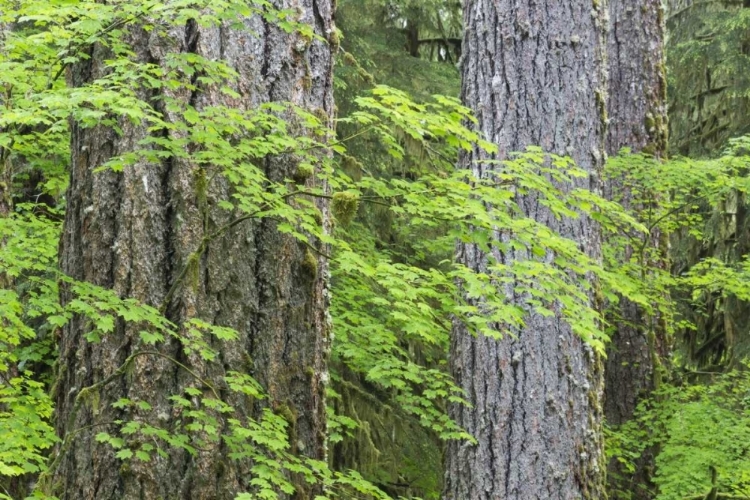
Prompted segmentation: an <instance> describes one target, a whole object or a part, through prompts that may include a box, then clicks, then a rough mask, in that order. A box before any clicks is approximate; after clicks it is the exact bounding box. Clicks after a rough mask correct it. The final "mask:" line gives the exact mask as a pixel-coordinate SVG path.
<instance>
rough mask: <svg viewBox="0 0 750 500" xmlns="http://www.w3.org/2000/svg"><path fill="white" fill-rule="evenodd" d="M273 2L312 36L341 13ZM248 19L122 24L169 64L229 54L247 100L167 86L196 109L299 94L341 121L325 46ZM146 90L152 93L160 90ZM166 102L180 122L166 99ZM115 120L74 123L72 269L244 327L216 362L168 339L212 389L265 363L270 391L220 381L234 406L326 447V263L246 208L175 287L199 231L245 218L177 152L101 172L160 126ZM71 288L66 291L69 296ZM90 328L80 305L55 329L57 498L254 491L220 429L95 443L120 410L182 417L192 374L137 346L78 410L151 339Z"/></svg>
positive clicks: (166, 422) (224, 189)
mask: <svg viewBox="0 0 750 500" xmlns="http://www.w3.org/2000/svg"><path fill="white" fill-rule="evenodd" d="M277 3H278V4H279V5H276V7H277V8H279V9H289V10H291V11H292V12H297V13H298V14H299V21H300V22H302V23H306V24H308V25H310V26H311V27H312V28H313V29H314V31H315V34H316V35H318V36H322V37H324V38H326V39H327V38H328V37H329V36H332V35H331V33H332V30H333V29H334V28H333V13H332V5H331V2H329V1H328V0H284V1H282V2H277ZM239 21H240V23H241V24H242V25H244V26H243V27H244V29H242V30H239V29H236V27H230V26H229V25H223V26H221V27H204V26H200V25H199V24H198V23H196V22H195V21H189V22H188V23H187V25H186V26H184V28H180V29H172V30H171V31H170V37H169V38H170V39H169V40H166V41H165V40H163V39H159V38H157V37H151V38H150V34H149V32H147V31H145V30H143V29H142V28H141V27H139V26H134V27H131V28H128V29H127V30H126V35H125V36H126V38H127V39H128V41H129V42H130V43H131V44H132V47H133V52H134V58H135V60H136V61H140V62H149V63H152V64H156V65H160V64H164V53H165V51H166V50H171V51H174V50H178V51H181V52H183V53H197V54H199V55H201V56H204V57H206V58H207V59H208V60H221V61H223V62H224V63H226V64H227V65H228V66H229V67H230V68H232V69H234V70H235V71H236V72H238V74H239V78H238V80H237V82H236V84H232V87H233V90H235V91H236V92H237V93H238V94H239V95H240V96H241V97H239V98H236V99H234V98H230V97H227V96H225V95H223V94H221V93H219V92H218V91H217V90H216V89H215V88H210V87H203V88H200V89H199V90H196V91H194V92H191V91H190V90H188V89H185V88H182V89H178V90H176V91H175V93H174V94H173V95H171V97H173V98H177V99H179V100H180V101H181V102H183V103H190V104H191V105H192V106H194V107H195V109H197V110H201V109H206V108H207V107H209V106H215V105H225V106H234V107H236V108H238V109H244V110H249V109H254V108H256V107H257V106H258V105H259V104H261V103H265V102H271V101H288V102H291V103H293V104H295V105H298V106H300V107H302V108H305V109H307V110H310V111H311V112H315V113H316V114H317V115H318V116H321V117H323V119H324V121H328V123H327V125H329V126H330V125H331V123H330V120H331V116H332V112H333V98H332V55H331V48H330V46H329V45H328V44H326V43H323V42H320V41H312V42H309V39H306V38H304V37H303V36H302V35H300V34H298V33H291V34H290V33H286V32H285V31H283V30H282V29H280V28H279V27H277V26H275V25H274V24H273V23H270V22H268V21H265V20H264V19H263V18H262V17H260V16H253V17H251V18H244V19H239ZM165 47H166V48H165ZM90 56H91V57H90V59H89V60H87V61H85V62H82V63H80V64H78V65H76V66H74V67H73V68H72V69H71V70H70V71H69V74H68V79H69V84H70V85H71V86H75V87H78V86H83V85H86V84H88V83H91V82H93V81H95V80H96V79H97V78H99V77H101V76H102V71H103V67H104V65H103V64H101V62H102V61H103V60H105V59H106V58H107V57H108V56H109V53H108V49H107V48H105V47H103V46H101V45H95V46H93V47H92V48H91V52H90ZM140 97H141V98H144V99H145V98H149V99H153V100H154V101H156V98H158V97H159V96H158V95H157V96H153V95H150V96H145V95H142V96H140ZM161 111H162V113H163V115H164V116H165V118H166V119H167V120H169V119H170V111H169V110H161ZM119 126H120V127H121V128H122V130H123V133H122V134H118V133H116V132H115V130H114V129H113V128H112V127H107V126H96V127H93V128H85V127H82V126H80V125H79V124H75V123H74V124H73V125H72V167H71V170H72V171H71V178H70V179H71V182H70V188H69V191H68V194H67V211H66V219H65V226H64V232H63V236H62V243H61V254H60V261H61V266H62V269H63V271H64V272H65V273H67V274H68V275H70V276H72V277H73V278H75V279H77V280H82V281H87V282H90V283H94V284H96V285H99V286H102V287H105V288H109V289H112V290H114V291H115V292H116V293H117V294H118V295H119V296H120V297H132V298H135V299H137V300H139V301H142V302H144V303H146V304H149V305H152V306H155V307H158V306H159V305H160V304H161V303H162V302H163V301H165V299H167V302H168V307H166V315H167V317H168V318H169V319H170V320H171V321H172V322H174V323H175V324H177V325H180V324H182V323H184V321H186V320H188V319H191V318H200V319H202V320H205V321H208V322H210V323H213V324H216V325H222V326H227V327H231V328H234V329H235V330H237V331H238V332H239V339H238V340H236V341H232V342H224V343H217V342H213V343H212V347H213V348H214V349H216V350H217V351H218V352H219V356H218V361H217V362H215V363H210V364H208V363H205V362H202V361H201V360H200V359H198V358H197V357H196V356H195V355H192V354H190V355H189V354H185V353H183V352H182V350H181V347H180V346H179V345H177V344H176V343H175V342H166V343H165V344H164V345H161V346H160V345H157V348H158V349H159V350H160V351H161V353H162V354H163V355H166V356H169V357H172V358H174V359H177V360H179V361H180V362H181V363H182V364H183V365H186V366H188V367H189V368H190V369H191V370H192V371H193V372H195V373H197V374H199V375H200V376H201V377H202V378H203V379H206V380H210V381H212V382H213V385H214V386H215V387H222V384H221V383H220V382H219V381H220V379H221V377H222V376H223V375H225V374H226V373H227V372H229V371H237V372H241V373H249V374H250V375H252V376H254V377H255V378H256V379H257V380H258V381H259V382H260V383H261V385H262V386H263V387H264V389H265V391H266V393H267V395H268V398H267V399H266V400H264V401H257V400H255V401H253V400H252V399H251V398H241V397H239V396H237V395H227V393H226V392H224V396H225V397H226V398H228V402H229V403H230V404H232V406H234V408H235V409H236V414H234V415H232V417H233V418H240V419H241V418H260V414H261V411H262V409H263V407H266V408H267V407H270V408H272V409H273V410H274V411H277V413H279V414H283V415H284V416H285V417H289V418H287V420H290V422H289V434H290V436H291V447H292V449H291V451H292V452H293V453H296V454H298V455H301V456H307V457H312V458H315V459H318V460H325V458H326V437H325V430H326V422H325V383H326V381H327V378H328V377H327V371H326V370H327V364H326V359H327V358H326V356H327V350H328V342H329V329H330V327H329V323H328V316H327V314H328V313H327V276H328V272H327V264H326V262H325V261H324V260H323V259H321V258H318V257H315V256H314V254H311V253H310V250H309V249H307V248H306V247H305V246H304V245H303V244H301V243H300V242H298V241H297V240H295V239H294V238H292V237H290V236H288V235H284V234H281V233H280V232H278V231H277V230H276V222H274V221H273V220H268V219H262V220H257V219H251V220H248V221H245V222H242V223H240V224H237V225H236V226H234V227H233V228H231V229H229V230H228V231H226V233H224V235H223V236H220V237H218V238H216V239H215V240H212V241H210V242H209V243H208V245H207V247H206V250H205V251H204V252H203V253H202V254H201V256H200V259H199V262H198V264H197V266H196V267H195V268H193V269H192V271H191V272H189V273H188V274H189V275H194V276H193V279H188V280H187V281H186V282H185V283H182V284H181V286H177V287H176V293H174V295H172V296H171V297H170V296H169V295H168V294H169V290H170V288H171V287H172V286H173V285H174V284H175V282H176V281H177V280H178V279H179V278H178V276H179V275H180V273H181V272H182V271H183V270H185V269H186V266H189V265H190V263H191V256H192V255H194V252H196V250H197V249H198V248H199V247H200V245H201V242H202V241H203V238H204V236H206V235H207V234H210V233H212V232H213V231H215V230H216V229H217V228H219V227H222V226H224V225H225V224H227V223H228V222H229V221H231V220H233V219H235V217H236V214H233V213H230V212H229V211H227V210H222V209H220V208H218V206H217V204H218V202H219V201H221V200H226V199H229V198H230V196H231V193H232V188H231V187H230V185H229V183H228V182H227V181H226V180H225V179H223V178H221V177H219V178H217V179H214V180H213V181H208V182H207V181H205V180H202V179H201V175H202V174H201V171H200V169H199V167H198V166H196V165H195V164H194V163H192V162H191V161H190V160H189V159H181V158H172V159H170V160H166V161H164V162H162V163H147V162H145V161H140V162H139V163H137V164H136V165H134V166H130V167H127V168H125V170H124V171H123V172H122V173H114V172H111V171H102V172H95V171H94V170H95V169H96V168H97V167H99V166H101V165H102V164H103V163H104V162H106V161H107V160H109V159H110V158H112V157H114V156H117V155H122V154H124V153H127V152H129V151H133V150H134V148H135V147H136V145H137V143H138V141H139V140H141V139H143V138H145V137H148V134H149V132H148V131H147V130H146V129H145V128H144V127H142V126H137V125H132V124H131V123H129V122H128V121H126V120H121V121H120V123H119ZM263 168H264V170H265V173H266V176H267V177H268V178H269V179H270V180H271V181H275V182H283V179H284V178H292V177H293V176H294V173H295V171H296V164H295V162H294V160H293V159H291V158H289V157H284V158H275V159H267V160H265V161H264V162H263ZM308 182H311V181H310V180H308ZM206 185H208V187H206ZM318 206H319V208H320V209H321V212H322V214H323V215H322V217H323V224H324V226H325V227H327V226H328V208H327V205H325V204H324V203H323V202H322V201H319V203H318ZM311 259H312V261H313V262H312V263H311ZM316 261H317V262H316ZM191 281H192V283H191ZM64 295H65V296H64V300H70V299H71V297H70V296H69V295H68V294H64ZM89 330H90V328H89V327H88V326H87V323H86V321H85V320H84V319H83V318H81V317H74V318H73V320H72V321H71V322H70V323H69V324H68V325H67V326H66V327H65V328H64V331H63V334H62V339H61V341H60V361H59V370H60V371H59V382H58V383H59V391H58V392H57V401H56V403H57V412H58V413H57V422H58V433H59V435H60V436H61V437H63V436H67V435H70V434H71V433H73V432H74V431H76V430H78V429H83V430H82V431H81V432H80V433H79V434H77V435H76V436H75V438H74V439H73V440H72V441H71V443H70V445H69V448H67V450H65V449H63V452H64V455H63V456H62V458H61V460H60V465H59V467H58V468H57V470H56V471H55V476H54V481H55V485H56V488H57V491H56V493H57V495H58V496H59V497H60V498H61V499H63V500H85V499H92V500H93V499H96V500H108V499H112V500H114V499H118V500H119V499H144V498H148V499H162V498H163V499H186V500H187V499H231V498H234V497H235V495H237V494H238V493H239V492H242V491H248V490H250V489H251V488H250V485H249V482H250V480H251V479H252V478H251V476H250V475H249V474H248V468H247V467H248V464H247V463H244V462H242V463H241V462H239V461H231V460H230V459H229V458H228V457H227V452H228V451H227V448H226V445H225V444H224V443H222V442H219V443H215V444H214V443H211V442H209V443H208V444H207V445H206V446H205V447H204V448H202V449H200V450H199V451H198V453H197V454H196V455H195V456H191V455H189V454H188V453H186V452H185V451H183V450H174V449H171V450H170V449H168V450H167V451H168V456H167V457H165V458H161V457H158V456H154V457H152V459H151V461H150V462H140V461H137V460H133V461H129V462H127V463H123V462H122V461H120V460H119V459H118V458H116V457H115V453H114V450H113V449H112V448H111V447H109V446H108V445H102V444H98V443H96V442H95V438H94V436H95V435H96V434H97V433H98V432H100V431H108V430H113V429H114V428H113V427H110V426H109V425H110V424H111V423H112V422H113V421H115V420H118V419H123V420H140V421H144V422H148V423H150V424H152V425H155V426H158V427H160V428H165V429H172V428H175V427H176V426H178V425H180V424H179V422H178V421H177V420H178V419H179V418H180V417H179V412H177V411H176V410H175V408H174V406H173V404H172V402H171V401H170V400H169V399H168V398H169V397H170V396H171V395H175V394H178V395H179V394H183V391H184V389H185V388H186V387H189V386H191V385H196V380H195V378H194V377H193V376H192V375H191V374H190V373H188V372H187V371H186V370H185V369H183V368H181V367H179V366H177V365H176V364H175V363H174V362H172V361H170V360H168V359H166V358H164V357H160V356H141V357H138V358H136V359H135V361H134V363H133V365H132V369H131V371H130V372H129V373H128V375H127V376H126V377H118V378H116V379H115V380H113V381H112V382H111V383H108V384H107V385H105V386H103V387H102V388H101V389H100V390H99V391H98V394H97V400H98V401H97V404H95V405H94V404H90V405H84V406H83V407H81V408H80V410H79V411H78V412H77V413H75V414H73V415H72V416H73V418H72V419H71V413H72V412H74V409H73V408H74V401H75V397H76V395H77V394H78V393H79V391H80V390H81V389H82V388H85V387H88V386H91V385H92V384H94V383H97V382H100V381H102V380H104V379H106V378H107V377H108V376H111V375H112V374H113V373H115V371H116V369H117V368H118V367H119V366H120V365H121V364H122V363H123V362H124V361H125V359H126V358H127V357H128V356H129V355H130V354H132V353H133V352H136V351H138V350H142V349H143V347H144V346H143V343H142V342H141V341H140V340H139V337H138V331H139V330H140V328H139V327H138V325H134V324H132V323H123V322H119V323H118V324H117V325H116V327H115V331H114V332H113V333H111V334H109V335H107V336H105V337H104V338H103V339H102V340H101V342H99V343H92V342H89V341H87V340H86V338H85V335H86V333H87V332H88V331H89ZM199 385H200V384H199ZM220 390H221V389H220ZM120 398H129V399H131V400H143V401H147V402H148V403H149V404H150V405H151V406H152V409H151V410H149V411H142V410H140V409H132V408H131V409H127V410H123V409H120V410H118V409H114V408H112V407H111V404H112V403H113V402H116V401H118V400H119V399H120ZM69 420H70V421H69ZM183 424H184V423H183ZM223 430H226V429H219V430H218V431H217V433H218V432H222V431H223ZM316 494H320V490H319V489H318V488H317V487H315V488H312V487H309V486H308V487H304V486H302V487H298V489H297V493H296V494H295V495H294V498H298V499H307V498H313V497H314V496H315V495H316Z"/></svg>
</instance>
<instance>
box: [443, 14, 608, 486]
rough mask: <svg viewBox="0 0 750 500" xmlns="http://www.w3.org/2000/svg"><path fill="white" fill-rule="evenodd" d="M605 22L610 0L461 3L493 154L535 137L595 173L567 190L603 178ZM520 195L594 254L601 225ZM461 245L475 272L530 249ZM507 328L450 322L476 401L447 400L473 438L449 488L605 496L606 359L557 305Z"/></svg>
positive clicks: (455, 369)
mask: <svg viewBox="0 0 750 500" xmlns="http://www.w3.org/2000/svg"><path fill="white" fill-rule="evenodd" d="M605 19H606V2H594V3H593V8H592V2H590V1H585V0H570V1H567V2H559V1H557V0H543V1H541V2H530V1H520V2H519V1H510V0H494V1H491V0H467V1H466V3H465V5H464V20H465V34H464V42H463V63H462V72H463V90H462V96H463V100H464V102H465V104H466V105H467V106H469V107H470V108H471V109H472V110H473V111H474V113H475V114H476V116H477V118H478V120H479V125H478V128H479V131H480V132H481V134H482V135H484V136H485V137H486V138H488V139H489V140H492V141H493V142H495V143H496V144H497V146H498V147H499V159H504V158H507V155H508V154H509V153H511V152H513V151H523V150H524V149H525V148H526V147H527V146H529V145H538V146H541V147H542V148H543V149H544V150H545V151H547V152H551V153H557V154H562V155H570V156H572V157H573V159H574V160H575V161H576V162H577V164H578V165H579V166H580V167H581V168H584V169H586V170H587V171H588V172H589V173H590V175H589V177H588V178H586V179H578V180H576V186H575V187H583V188H587V189H591V190H594V191H598V190H599V189H600V188H599V178H600V171H601V167H602V162H603V158H604V141H605V129H606V116H605V111H606V109H605V108H604V107H605V106H606V103H605V96H606V90H607V87H606V85H607V83H606V61H605V48H606V35H605V32H606V21H605ZM485 159H488V158H487V155H485V154H483V153H482V152H480V151H478V150H475V151H474V152H472V153H470V154H468V155H465V156H464V157H463V158H462V159H461V162H460V166H461V167H462V168H467V169H472V171H473V172H474V174H475V175H477V176H482V175H483V172H486V171H487V170H488V169H491V168H498V167H497V166H496V164H486V163H484V164H483V163H477V161H478V160H485ZM560 187H561V188H562V189H567V188H570V187H572V186H567V187H566V186H560ZM517 201H518V203H519V206H520V207H521V208H522V209H523V210H524V211H525V213H526V215H527V216H529V217H532V218H534V219H535V220H537V221H540V222H543V223H545V224H547V225H548V226H549V227H550V228H552V229H553V230H554V231H556V232H558V233H559V234H561V235H562V236H564V237H567V238H571V239H573V240H574V241H576V242H578V243H579V244H580V247H581V248H582V249H585V250H586V251H587V252H589V253H590V255H592V256H594V257H597V256H598V255H599V253H600V238H601V237H600V232H599V230H598V229H597V227H596V225H595V224H594V223H593V222H592V221H591V220H590V219H588V218H585V217H583V218H579V219H576V220H570V219H564V220H561V221H559V220H557V219H555V218H554V217H553V216H552V215H551V214H550V212H549V211H548V210H547V209H546V208H544V207H543V206H542V205H540V204H538V203H537V200H536V199H535V197H534V196H533V195H518V197H517ZM457 253H458V261H459V262H460V263H462V264H465V265H467V266H469V267H470V268H472V269H475V270H478V271H486V269H487V266H488V264H489V263H491V262H492V261H494V260H499V261H501V262H503V263H505V264H510V263H512V262H513V261H514V260H516V259H524V258H526V257H527V256H526V255H524V254H523V253H522V252H520V251H510V252H507V253H501V252H499V251H494V252H492V255H487V254H485V253H483V252H482V251H481V250H480V249H479V247H478V246H476V245H473V244H460V245H459V246H458V249H457ZM507 292H508V297H509V300H512V301H518V302H520V303H523V301H524V298H523V297H516V296H514V295H513V290H512V289H509V290H507ZM474 302H475V303H476V301H474ZM592 306H593V299H592ZM515 333H516V335H517V336H516V338H511V336H509V335H507V332H506V335H505V337H504V338H503V339H501V340H493V339H491V338H486V337H475V336H474V335H472V334H471V333H470V332H469V331H468V329H467V328H466V326H465V325H463V324H461V323H458V322H456V323H455V324H454V329H453V338H452V342H451V353H450V366H451V370H452V373H453V375H454V377H455V378H456V381H457V383H458V384H459V386H460V387H461V388H462V389H463V390H464V391H465V393H466V396H467V397H468V399H469V402H470V403H471V404H472V405H473V406H472V407H468V406H454V407H453V408H452V416H453V417H454V418H455V419H456V421H457V422H458V423H459V424H460V425H462V426H464V428H465V429H466V430H467V431H468V432H470V433H471V434H472V435H473V436H474V437H475V438H476V439H477V444H476V445H473V444H470V443H468V442H451V443H450V444H449V446H448V452H447V460H446V478H445V481H446V484H445V490H444V498H445V499H450V500H464V499H472V500H483V499H508V500H512V499H524V500H526V499H549V498H556V499H574V498H597V499H600V498H605V497H606V494H605V492H604V474H605V463H604V458H603V452H602V433H601V431H602V429H601V424H602V410H601V405H600V402H601V397H602V387H603V378H602V377H603V374H602V362H601V359H599V356H598V355H596V354H595V353H594V352H593V350H592V349H591V348H590V347H588V346H587V345H585V344H584V342H583V341H582V340H581V339H580V338H579V337H578V336H577V335H575V334H574V333H573V332H572V331H571V328H570V327H569V325H568V324H566V323H565V322H564V321H563V320H562V318H561V317H559V316H558V317H550V318H547V317H542V316H541V315H538V314H536V313H533V312H530V313H529V315H528V317H527V321H526V326H525V328H524V329H523V330H522V331H518V332H515Z"/></svg>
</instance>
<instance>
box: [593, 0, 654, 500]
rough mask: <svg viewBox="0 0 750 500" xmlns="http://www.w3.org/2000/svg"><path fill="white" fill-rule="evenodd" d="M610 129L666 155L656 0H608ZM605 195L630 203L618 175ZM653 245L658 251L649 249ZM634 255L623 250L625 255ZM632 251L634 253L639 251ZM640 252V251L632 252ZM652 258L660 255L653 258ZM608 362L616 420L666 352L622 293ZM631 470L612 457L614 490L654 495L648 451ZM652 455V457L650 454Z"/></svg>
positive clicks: (647, 319)
mask: <svg viewBox="0 0 750 500" xmlns="http://www.w3.org/2000/svg"><path fill="white" fill-rule="evenodd" d="M609 12H610V31H609V37H608V42H607V49H608V58H607V59H608V63H609V99H608V103H607V105H608V112H609V128H608V134H607V153H608V154H610V155H615V154H617V153H618V152H619V151H620V150H621V149H622V148H624V147H628V148H630V149H631V150H632V151H633V152H641V151H642V152H644V153H648V154H652V155H654V156H655V157H657V158H659V157H663V156H664V155H665V154H666V148H667V135H668V134H667V130H668V128H667V111H666V87H667V82H666V74H665V60H664V32H665V31H664V30H665V28H664V11H663V7H662V5H661V0H639V1H638V2H632V1H630V0H610V10H609ZM604 194H605V196H606V197H607V198H610V199H612V198H613V197H615V195H616V196H617V197H618V201H620V202H621V203H622V204H623V205H624V206H625V207H626V208H630V209H637V207H634V206H631V205H632V201H631V200H630V197H629V195H628V193H627V192H626V190H625V189H624V187H623V185H622V183H621V182H620V181H619V179H617V178H615V179H608V180H607V182H605V185H604ZM649 237H650V241H649V243H648V245H649V251H648V252H647V253H646V254H644V257H645V258H646V260H647V262H643V263H642V264H644V265H656V266H660V267H661V268H662V269H666V266H667V257H666V254H667V251H668V249H667V243H666V241H665V239H664V238H662V237H661V235H660V234H658V231H656V230H655V231H654V232H653V233H652V234H651V235H650V236H649ZM654 249H655V250H656V253H654V252H653V250H654ZM632 256H633V249H632V248H627V249H626V251H625V255H624V256H623V257H624V258H625V259H630V258H631V257H632ZM636 257H637V256H636ZM637 258H639V257H637ZM654 259H656V260H657V261H656V262H654ZM615 307H616V308H617V314H616V320H615V321H614V325H613V326H614V328H613V333H612V339H611V343H610V345H609V346H608V348H607V361H606V365H605V390H604V394H605V404H604V414H605V418H606V420H607V423H608V424H610V425H613V426H617V425H620V424H622V423H624V422H626V421H627V420H629V419H630V418H631V417H632V416H633V413H634V411H635V408H636V406H637V404H638V402H639V400H640V398H641V397H642V396H646V395H648V394H649V393H650V392H651V391H652V390H653V389H654V388H655V386H656V385H657V377H659V376H660V371H659V368H658V367H659V366H660V365H661V363H660V361H659V360H660V359H661V358H662V357H665V356H666V355H667V352H666V351H667V350H668V349H667V345H668V342H667V339H666V329H665V328H664V325H663V324H662V322H661V321H660V319H659V318H658V317H654V316H649V315H648V314H647V313H646V312H645V311H644V310H642V308H640V307H638V306H637V305H636V304H635V303H633V302H631V301H629V300H627V299H625V298H621V299H620V302H619V304H618V305H617V306H615ZM646 455H647V456H644V457H643V458H642V459H641V460H639V461H638V463H637V470H636V471H635V472H634V473H626V472H625V471H624V470H622V469H621V467H619V464H618V463H617V462H616V461H615V460H613V461H612V463H610V465H609V478H610V481H609V482H610V485H612V488H611V494H613V495H615V497H617V495H618V491H622V490H623V488H625V489H626V490H627V491H628V494H630V495H633V496H632V497H629V498H643V499H645V498H651V496H652V495H651V494H650V493H649V491H648V488H647V487H648V484H649V479H648V478H649V475H650V472H649V471H650V469H651V467H652V466H653V457H650V455H651V453H650V452H647V453H646ZM649 457H650V458H649Z"/></svg>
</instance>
